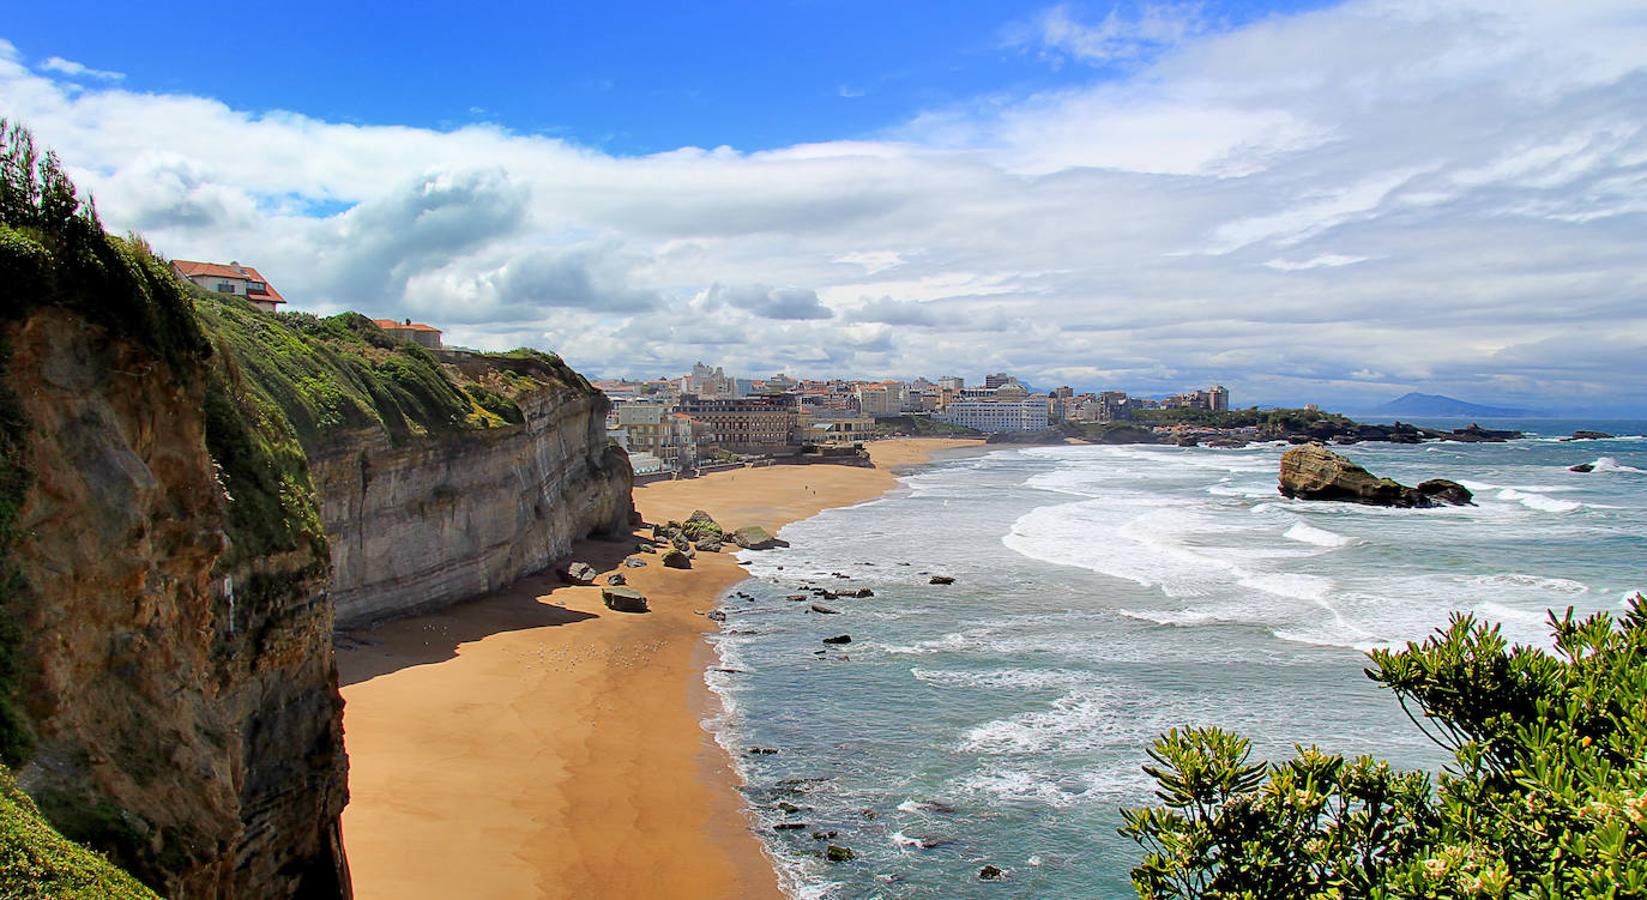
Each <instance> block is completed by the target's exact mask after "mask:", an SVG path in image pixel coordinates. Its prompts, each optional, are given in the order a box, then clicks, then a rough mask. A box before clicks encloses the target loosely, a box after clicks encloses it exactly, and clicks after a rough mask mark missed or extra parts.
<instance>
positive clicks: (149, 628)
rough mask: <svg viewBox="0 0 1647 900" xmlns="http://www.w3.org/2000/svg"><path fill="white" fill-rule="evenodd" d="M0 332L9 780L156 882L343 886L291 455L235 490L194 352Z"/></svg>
mask: <svg viewBox="0 0 1647 900" xmlns="http://www.w3.org/2000/svg"><path fill="white" fill-rule="evenodd" d="M141 264H142V263H141V262H140V263H139V265H141ZM121 302H132V303H136V302H138V301H137V300H135V299H133V300H131V301H126V300H125V299H124V298H121ZM185 302H186V301H185ZM0 331H3V333H0V342H3V343H4V344H5V345H6V346H8V347H9V349H10V358H9V360H7V361H6V363H5V366H4V376H3V384H0V388H3V389H4V391H5V392H8V393H10V394H12V395H14V396H15V398H16V410H15V411H16V412H17V414H18V415H19V417H20V419H21V421H22V422H25V423H26V424H27V427H26V428H24V429H23V430H22V431H21V432H20V434H21V435H22V442H21V444H20V446H18V447H17V450H18V453H17V456H16V459H17V460H19V461H20V462H21V464H22V466H23V467H24V468H26V470H27V472H28V486H27V489H26V491H25V492H24V493H23V499H22V502H21V504H20V505H19V507H18V510H17V520H16V534H17V535H18V537H17V539H16V540H15V542H14V543H13V544H12V546H11V547H10V555H11V560H12V562H13V563H14V564H15V572H16V575H17V577H18V581H17V582H16V583H14V584H13V585H11V586H10V587H9V588H8V596H7V598H6V601H5V613H6V617H7V618H8V619H9V620H10V621H11V622H12V623H13V624H14V625H15V626H16V627H18V628H19V629H20V631H21V639H20V641H19V642H18V643H17V644H16V645H15V646H13V647H11V648H10V650H9V652H10V653H11V654H12V656H13V659H12V660H10V662H11V663H12V664H13V665H15V667H16V670H17V671H18V672H19V673H20V674H21V678H22V682H21V684H20V685H19V688H20V690H18V691H17V692H16V693H17V696H18V697H20V698H21V699H22V711H21V713H22V717H23V719H25V720H26V722H23V723H19V722H8V723H7V726H8V730H14V731H16V732H19V733H20V731H21V730H22V729H24V728H26V730H27V731H28V732H31V733H32V735H33V738H34V742H33V747H32V749H31V750H29V751H28V752H26V754H23V755H24V756H25V757H26V758H25V759H22V760H18V762H20V763H21V764H20V765H18V766H17V767H16V775H17V782H18V784H19V786H21V787H22V788H23V789H24V790H25V791H27V792H28V793H29V794H30V795H31V796H32V797H33V798H34V799H35V801H36V802H37V803H38V804H39V806H40V808H41V810H42V812H43V813H44V814H45V815H46V816H47V817H48V818H49V819H50V820H51V821H52V823H53V824H54V825H55V826H56V827H57V828H58V829H59V830H60V831H62V832H63V833H64V834H65V835H67V836H69V837H71V838H74V839H76V840H80V841H84V842H86V843H88V844H90V845H91V846H93V847H95V848H97V849H99V850H102V851H104V852H106V853H108V854H109V855H110V857H111V858H112V859H113V860H114V861H115V862H117V863H119V864H120V865H121V866H122V867H124V868H125V869H127V870H128V871H130V872H131V873H132V874H134V875H136V876H137V877H138V878H140V879H141V880H143V881H144V882H146V883H147V884H149V885H151V886H153V887H155V888H156V889H157V890H158V891H160V892H161V893H163V894H165V895H166V896H169V897H173V898H227V897H293V896H312V897H344V896H348V895H349V893H350V889H349V880H348V869H347V865H346V863H345V861H344V857H343V851H342V845H341V841H340V838H339V830H338V816H339V814H340V813H341V811H342V809H343V805H344V803H345V800H346V797H347V788H346V771H347V761H346V758H345V757H344V754H343V743H342V732H341V727H340V711H341V699H340V697H339V695H338V691H337V676H336V669H335V668H334V666H333V662H332V654H331V633H332V615H331V607H330V605H329V604H328V603H327V602H326V586H327V569H328V565H327V557H326V547H325V543H324V538H323V536H322V535H321V534H320V533H319V531H318V529H309V528H306V527H305V524H304V522H305V514H304V512H303V511H304V510H305V509H307V510H308V512H307V517H308V518H307V520H308V521H313V500H312V496H311V495H310V493H309V485H308V482H307V480H306V478H303V477H301V467H298V468H297V469H295V470H293V471H292V472H291V473H289V474H290V476H291V480H290V482H289V483H287V484H285V485H284V487H285V489H286V492H285V493H284V494H281V493H279V492H276V495H274V496H275V499H272V500H271V495H270V494H268V493H266V492H264V491H261V490H260V489H259V487H258V486H257V485H256V484H254V483H253V482H254V481H255V478H256V477H257V476H256V471H257V470H258V469H264V470H266V469H268V468H269V466H267V465H265V463H267V461H268V460H267V458H266V457H259V456H257V455H256V447H255V446H254V445H252V444H250V443H247V442H245V441H244V439H246V438H247V435H252V434H254V433H255V428H256V426H252V425H247V424H246V422H245V420H243V419H242V418H241V416H240V410H239V409H238V408H237V406H236V398H235V397H234V394H233V390H232V385H229V386H227V388H226V389H225V388H224V387H223V386H221V385H219V383H218V382H217V381H215V380H214V379H215V378H216V377H217V376H208V371H207V368H206V365H207V364H206V362H205V357H204V354H203V352H199V351H192V352H182V353H176V354H175V357H174V359H173V360H172V361H171V362H169V363H168V362H167V361H165V360H164V359H163V358H162V356H161V353H160V351H158V350H156V349H155V345H156V344H157V343H159V341H158V339H152V338H151V340H150V341H149V342H147V343H145V342H144V341H142V340H139V339H136V338H131V337H128V335H127V334H125V333H123V332H122V331H121V330H120V329H119V328H117V327H113V326H110V325H109V323H108V322H94V321H92V320H91V319H89V318H88V317H86V316H84V315H83V314H81V313H79V312H71V311H69V309H68V308H64V307H58V306H50V305H42V306H41V307H39V308H37V309H36V310H34V311H33V312H32V313H30V314H28V315H24V316H22V317H19V318H16V319H13V320H11V321H8V322H6V323H5V325H4V326H3V328H0ZM173 340H176V341H181V340H183V339H182V338H174V339H173ZM195 340H198V336H196V337H195ZM159 346H161V347H162V348H163V347H165V346H166V345H165V344H164V343H159ZM258 439H260V440H261V439H262V436H261V435H259V436H258ZM208 446H214V447H216V448H217V449H218V451H220V452H219V458H218V459H216V460H215V461H214V458H213V455H212V454H211V453H209V452H208ZM259 446H262V445H259ZM231 450H232V451H234V452H242V451H243V453H242V455H241V456H240V457H239V458H229V457H230V456H231V455H232V453H231V452H230V451H231ZM269 477H272V478H275V479H276V483H277V484H279V481H278V479H279V477H280V474H279V473H275V472H270V473H269ZM265 502H270V503H271V505H269V506H267V507H263V506H260V504H263V503H265ZM237 504H238V505H237ZM253 508H257V509H259V510H261V512H262V513H263V514H264V515H262V516H261V517H259V518H258V524H257V526H256V527H254V526H253V519H252V517H250V516H249V515H248V513H249V512H250V511H252V509H253ZM14 749H15V748H14Z"/></svg>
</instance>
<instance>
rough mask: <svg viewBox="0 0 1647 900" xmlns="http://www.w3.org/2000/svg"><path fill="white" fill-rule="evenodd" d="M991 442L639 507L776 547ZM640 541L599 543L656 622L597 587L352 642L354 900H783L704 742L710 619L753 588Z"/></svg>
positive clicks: (745, 475) (736, 474)
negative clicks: (762, 530)
mask: <svg viewBox="0 0 1647 900" xmlns="http://www.w3.org/2000/svg"><path fill="white" fill-rule="evenodd" d="M973 443H976V442H974V441H954V440H943V439H911V440H899V441H883V442H879V443H876V444H872V445H871V454H872V456H873V458H874V460H875V463H876V467H875V468H873V469H869V468H854V467H848V466H816V465H815V466H774V467H771V468H765V469H736V470H731V471H727V472H720V473H716V474H714V475H709V476H706V477H703V478H698V479H692V480H689V481H672V482H657V483H654V484H650V485H645V486H642V487H638V488H636V489H635V504H636V506H637V508H638V509H639V510H640V512H641V514H642V515H643V516H644V517H645V518H646V521H648V522H661V521H665V520H668V519H684V518H686V516H688V515H689V514H690V513H691V512H692V511H693V510H695V509H703V510H705V511H707V512H708V513H709V514H710V515H712V516H714V517H715V519H716V521H718V522H719V523H721V525H722V526H724V527H726V528H728V529H729V530H730V529H732V528H737V527H740V526H743V525H762V526H764V527H766V528H767V529H769V530H772V531H776V530H777V529H778V528H779V527H781V526H783V525H785V524H788V523H789V522H793V521H796V520H799V519H803V518H807V517H808V516H811V515H814V514H816V513H818V512H819V511H821V510H824V509H827V508H830V507H834V506H846V505H850V504H853V503H859V502H862V501H864V500H868V499H871V498H873V497H876V496H879V495H880V494H882V493H885V492H886V491H887V490H888V489H889V488H891V487H892V486H893V485H894V484H895V481H896V479H895V475H894V471H895V467H897V466H902V465H913V464H918V463H920V462H924V461H925V460H926V459H928V458H929V457H930V456H931V454H932V453H934V452H936V451H937V450H941V449H946V448H949V447H955V446H965V445H969V444H973ZM634 544H635V542H634V541H624V542H622V543H615V542H604V541H583V542H580V543H579V544H578V545H577V546H576V547H575V548H574V552H573V556H572V558H573V559H575V560H580V561H583V562H588V563H590V564H591V565H593V566H594V567H595V568H596V569H598V570H600V573H601V578H600V580H599V582H598V583H602V584H603V583H604V582H605V576H606V575H607V574H608V573H610V572H614V571H618V572H622V573H623V574H624V575H625V577H626V578H627V579H628V581H629V584H630V585H631V586H633V587H635V588H638V589H639V590H641V591H642V592H643V593H645V594H646V596H647V598H648V600H649V602H650V605H651V608H652V611H651V612H649V613H644V614H627V613H619V612H613V611H611V610H608V609H606V608H605V607H604V606H602V605H601V600H600V588H599V587H571V586H567V585H563V584H560V583H559V581H558V580H557V579H555V578H554V577H553V576H552V575H550V576H547V577H544V576H538V577H532V578H528V579H525V580H523V581H521V582H519V583H517V584H515V585H513V586H512V587H510V588H509V589H507V590H505V591H501V592H499V593H497V594H494V595H491V596H488V597H485V598H481V599H478V600H473V601H469V602H466V603H462V604H459V605H457V606H454V607H451V608H448V609H446V610H442V611H440V612H436V613H432V614H429V615H423V616H417V617H413V618H407V619H401V620H397V621H394V622H390V623H388V624H385V625H382V626H379V627H377V628H374V629H371V630H367V631H360V632H354V633H352V634H351V635H348V636H346V638H345V640H344V641H343V644H344V645H345V646H347V647H348V649H340V650H339V651H338V670H339V674H340V676H341V679H342V683H343V696H344V699H345V700H346V702H347V707H346V708H345V710H344V730H345V741H346V743H347V747H348V751H349V761H350V776H349V788H350V803H349V807H348V809H347V810H345V812H344V815H343V835H344V843H345V846H346V848H347V850H348V854H349V862H350V866H351V869H352V871H353V874H354V886H355V895H356V897H359V898H361V900H373V898H397V900H398V898H420V897H428V898H435V897H439V898H448V897H471V898H479V897H531V896H536V897H578V898H638V897H658V898H664V897H668V898H699V897H702V898H710V897H715V898H721V897H725V898H733V897H736V898H746V897H747V898H760V897H778V896H781V894H780V893H779V890H778V886H777V881H776V877H775V876H774V874H773V871H772V868H771V864H770V861H769V860H768V859H767V857H766V855H765V853H764V851H763V850H762V847H761V844H760V842H759V840H758V839H757V838H756V836H755V835H754V834H752V833H751V832H750V830H749V826H750V823H749V820H748V818H747V816H746V815H745V813H744V811H743V807H742V799H741V797H740V795H739V794H738V793H737V790H736V787H737V776H736V774H735V773H734V772H733V771H732V768H731V766H730V764H729V762H728V760H727V758H726V754H725V753H724V752H723V751H722V750H721V748H720V747H719V745H717V744H716V743H715V742H714V741H713V739H712V738H711V737H710V736H709V735H708V733H707V732H705V731H704V730H703V728H702V726H701V724H700V723H701V722H702V720H703V719H704V718H705V717H706V715H707V714H708V713H709V712H710V706H709V705H710V704H712V703H713V702H714V698H713V695H712V694H710V693H709V691H708V689H707V688H706V687H705V686H704V683H703V670H704V667H705V665H706V664H707V663H708V661H709V649H708V647H707V645H706V643H705V641H704V640H703V638H702V635H703V633H704V632H706V631H709V630H711V629H712V628H714V627H715V625H714V623H713V622H712V621H710V620H709V619H707V618H705V617H704V616H703V615H702V613H705V612H707V611H709V610H710V609H712V608H713V607H714V606H715V604H716V601H717V600H718V599H719V597H720V595H721V594H722V593H723V592H724V591H725V590H726V589H727V588H729V587H731V586H732V585H734V584H736V583H737V582H739V581H741V580H743V578H744V577H745V574H744V572H743V570H742V569H741V568H740V567H739V566H738V565H737V562H736V560H735V559H733V558H732V557H731V556H730V555H728V554H717V553H699V554H698V556H697V559H696V560H694V563H693V568H692V569H691V570H686V571H681V570H675V569H665V568H663V566H661V565H660V564H659V563H658V558H657V556H655V555H642V558H643V559H645V560H646V561H647V566H646V567H645V568H639V569H630V568H624V567H622V565H621V563H622V560H623V558H624V556H626V555H629V554H630V553H631V552H632V551H633V550H634Z"/></svg>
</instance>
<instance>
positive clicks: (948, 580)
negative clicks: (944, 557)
mask: <svg viewBox="0 0 1647 900" xmlns="http://www.w3.org/2000/svg"><path fill="white" fill-rule="evenodd" d="M954 583H955V578H954V576H951V575H934V576H932V578H931V579H930V580H929V581H927V584H954Z"/></svg>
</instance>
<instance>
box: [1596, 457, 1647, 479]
mask: <svg viewBox="0 0 1647 900" xmlns="http://www.w3.org/2000/svg"><path fill="white" fill-rule="evenodd" d="M1590 465H1591V466H1593V467H1594V468H1593V469H1592V471H1595V472H1626V473H1629V474H1632V475H1647V469H1638V468H1636V467H1635V466H1626V465H1621V464H1620V463H1619V461H1618V459H1617V458H1615V457H1611V456H1602V457H1599V458H1597V459H1596V461H1595V462H1593V463H1590Z"/></svg>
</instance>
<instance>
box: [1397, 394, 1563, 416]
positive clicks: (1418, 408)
mask: <svg viewBox="0 0 1647 900" xmlns="http://www.w3.org/2000/svg"><path fill="white" fill-rule="evenodd" d="M1373 411H1374V412H1376V413H1379V414H1380V415H1386V416H1442V417H1448V416H1460V417H1467V416H1480V417H1481V418H1483V419H1494V418H1515V417H1517V416H1537V415H1540V413H1539V412H1538V411H1537V410H1531V409H1518V408H1516V407H1513V406H1484V405H1482V404H1480V403H1470V402H1468V401H1465V400H1459V399H1458V398H1456V397H1443V396H1442V395H1440V394H1420V393H1417V392H1416V391H1415V392H1413V393H1411V394H1404V395H1402V396H1400V397H1397V398H1395V399H1394V400H1391V401H1390V402H1388V403H1386V404H1384V405H1383V406H1380V407H1379V408H1378V409H1376V410H1373Z"/></svg>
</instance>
